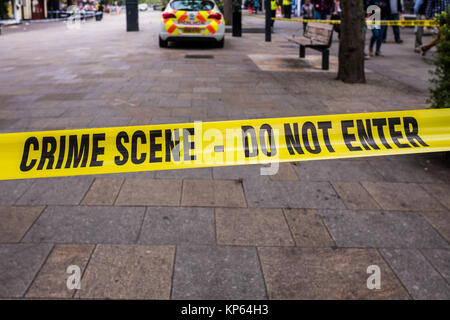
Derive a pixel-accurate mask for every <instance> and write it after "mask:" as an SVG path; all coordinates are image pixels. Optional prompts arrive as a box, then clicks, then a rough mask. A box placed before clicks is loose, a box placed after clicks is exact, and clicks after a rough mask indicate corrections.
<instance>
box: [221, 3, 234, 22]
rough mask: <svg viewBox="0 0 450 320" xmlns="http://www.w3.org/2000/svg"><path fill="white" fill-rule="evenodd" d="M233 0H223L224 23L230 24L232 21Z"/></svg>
mask: <svg viewBox="0 0 450 320" xmlns="http://www.w3.org/2000/svg"><path fill="white" fill-rule="evenodd" d="M232 3H233V0H223V16H224V18H225V25H227V26H231V25H232V22H233V8H232Z"/></svg>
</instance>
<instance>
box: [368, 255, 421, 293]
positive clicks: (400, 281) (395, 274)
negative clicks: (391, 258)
mask: <svg viewBox="0 0 450 320" xmlns="http://www.w3.org/2000/svg"><path fill="white" fill-rule="evenodd" d="M375 250H376V251H377V253H378V255H379V256H380V257H381V259H382V260H383V261H384V263H386V266H387V267H388V268H389V269H390V270H391V272H392V274H393V275H394V277H395V278H396V279H397V280H398V282H399V283H400V285H401V286H402V287H403V289H404V290H405V292H406V294H407V295H408V297H409V299H410V300H414V299H413V297H412V296H411V294H410V293H409V291H408V289H407V288H406V286H405V285H404V283H403V282H402V280H400V277H399V276H398V275H397V273H396V272H395V271H394V269H393V268H392V266H391V265H390V264H389V262H388V261H387V260H386V258H385V257H384V256H383V254H382V253H381V252H380V248H375ZM381 279H383V278H381ZM381 281H383V280H381ZM381 285H383V284H381Z"/></svg>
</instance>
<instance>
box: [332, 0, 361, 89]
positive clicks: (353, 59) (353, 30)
mask: <svg viewBox="0 0 450 320" xmlns="http://www.w3.org/2000/svg"><path fill="white" fill-rule="evenodd" d="M340 3H341V9H342V12H341V27H340V29H341V35H340V40H339V71H338V76H337V78H338V79H339V80H342V81H344V82H346V83H365V82H366V77H365V75H364V24H365V20H364V16H365V13H364V7H363V1H361V0H345V1H340Z"/></svg>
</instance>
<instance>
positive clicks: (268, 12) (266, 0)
mask: <svg viewBox="0 0 450 320" xmlns="http://www.w3.org/2000/svg"><path fill="white" fill-rule="evenodd" d="M264 9H265V10H266V42H271V41H272V30H271V29H272V28H271V26H272V11H271V7H270V0H264Z"/></svg>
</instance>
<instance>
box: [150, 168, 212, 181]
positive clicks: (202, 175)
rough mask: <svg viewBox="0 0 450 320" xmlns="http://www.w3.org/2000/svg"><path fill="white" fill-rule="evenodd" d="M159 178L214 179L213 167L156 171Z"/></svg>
mask: <svg viewBox="0 0 450 320" xmlns="http://www.w3.org/2000/svg"><path fill="white" fill-rule="evenodd" d="M155 177H156V178H157V179H212V168H192V169H177V170H160V171H156V174H155Z"/></svg>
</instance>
